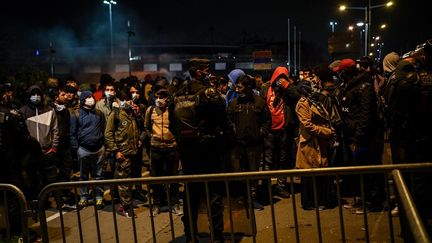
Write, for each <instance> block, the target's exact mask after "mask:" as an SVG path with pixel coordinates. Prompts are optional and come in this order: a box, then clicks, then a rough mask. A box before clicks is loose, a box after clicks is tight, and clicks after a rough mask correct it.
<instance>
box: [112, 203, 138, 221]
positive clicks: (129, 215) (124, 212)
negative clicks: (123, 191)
mask: <svg viewBox="0 0 432 243" xmlns="http://www.w3.org/2000/svg"><path fill="white" fill-rule="evenodd" d="M117 213H118V214H120V215H121V216H125V217H126V218H128V219H131V218H132V216H133V217H134V218H137V217H138V216H137V215H136V213H135V212H134V211H133V209H132V208H128V209H125V208H124V207H123V206H119V207H118V208H117Z"/></svg>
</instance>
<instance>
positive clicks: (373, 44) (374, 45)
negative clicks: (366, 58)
mask: <svg viewBox="0 0 432 243" xmlns="http://www.w3.org/2000/svg"><path fill="white" fill-rule="evenodd" d="M378 45H379V44H378ZM371 46H372V47H374V46H375V44H374V43H372V44H371Z"/></svg>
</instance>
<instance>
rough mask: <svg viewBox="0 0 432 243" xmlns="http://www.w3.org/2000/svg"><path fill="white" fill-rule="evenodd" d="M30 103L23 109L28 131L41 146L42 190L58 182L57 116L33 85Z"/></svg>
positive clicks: (30, 89) (37, 87) (38, 87)
mask: <svg viewBox="0 0 432 243" xmlns="http://www.w3.org/2000/svg"><path fill="white" fill-rule="evenodd" d="M27 92H28V94H29V97H28V103H27V104H26V105H24V106H23V107H21V109H20V112H21V113H22V115H23V117H24V119H25V122H26V125H27V129H28V131H29V133H30V136H32V137H33V138H34V139H36V140H37V141H38V143H39V145H40V148H41V151H42V154H43V156H42V158H41V164H40V167H39V168H38V169H39V170H40V171H39V172H38V173H39V174H40V184H39V187H40V189H42V188H43V187H44V186H45V185H48V184H50V183H54V182H56V180H57V174H58V173H57V166H56V164H57V163H56V160H57V156H56V153H57V147H58V144H59V131H58V125H57V116H56V113H55V111H54V109H53V108H52V107H49V106H47V105H45V104H44V102H43V100H44V93H43V92H42V89H41V87H40V86H38V85H32V86H30V88H29V89H28V90H27Z"/></svg>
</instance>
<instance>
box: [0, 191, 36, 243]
mask: <svg viewBox="0 0 432 243" xmlns="http://www.w3.org/2000/svg"><path fill="white" fill-rule="evenodd" d="M0 192H3V193H2V194H3V195H2V196H3V201H2V202H0V204H2V205H3V207H4V215H2V217H4V218H3V219H2V221H3V222H4V223H5V226H6V227H5V235H4V236H5V237H6V239H4V240H10V239H11V236H12V235H11V227H10V224H11V222H10V220H13V219H10V218H9V210H8V208H9V200H8V199H10V197H15V198H16V200H17V202H18V203H19V207H20V210H19V214H20V223H21V236H20V237H21V238H22V242H26V243H27V242H30V239H29V228H28V220H27V217H26V213H27V202H26V198H25V196H24V193H23V192H22V191H21V190H20V189H19V188H18V187H16V186H14V185H11V184H1V183H0Z"/></svg>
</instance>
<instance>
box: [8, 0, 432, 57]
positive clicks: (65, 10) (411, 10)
mask: <svg viewBox="0 0 432 243" xmlns="http://www.w3.org/2000/svg"><path fill="white" fill-rule="evenodd" d="M422 2H423V3H422ZM340 3H346V4H348V5H350V6H362V7H363V6H366V1H364V0H362V1H359V0H356V1H349V2H348V1H346V2H342V1H341V2H339V1H330V0H321V1H312V0H301V1H276V0H266V1H253V2H252V1H236V0H231V1H227V0H218V1H199V0H189V1H186V0H170V1H161V0H159V1H147V0H144V1H143V0H142V1H138V0H135V1H133V0H129V1H126V0H118V1H117V5H113V12H112V16H113V25H114V27H113V29H114V35H115V36H114V41H115V44H116V45H124V44H125V43H126V41H125V40H126V38H127V34H126V33H127V25H126V23H127V20H130V21H131V25H132V27H131V29H132V30H133V31H135V33H136V36H135V37H134V38H133V39H132V45H140V44H158V43H163V44H167V43H170V44H173V43H205V44H208V43H216V44H238V43H239V42H240V41H241V40H242V39H246V40H249V41H286V40H287V19H288V18H290V21H291V31H292V30H293V26H294V25H296V26H297V30H298V31H301V32H302V40H304V41H307V42H311V43H313V44H315V45H318V46H321V47H323V49H324V50H326V46H327V37H328V34H329V32H330V31H331V28H330V25H329V22H330V21H331V20H334V21H337V22H338V25H337V26H336V31H345V30H346V29H347V27H348V25H350V24H354V23H356V22H358V21H361V20H363V16H364V12H363V11H361V10H348V11H347V12H345V13H341V12H339V11H338V6H339V4H340ZM381 3H384V1H372V5H375V4H381ZM425 3H426V1H420V0H409V1H408V0H399V1H395V4H394V5H393V6H392V7H391V9H386V8H377V9H374V10H373V11H372V26H373V27H372V28H374V27H377V26H378V24H381V23H386V24H387V25H388V28H387V29H386V30H385V31H384V32H382V33H380V36H382V38H383V39H384V42H385V48H384V53H388V52H390V51H396V52H399V53H404V52H406V51H409V50H412V49H414V48H415V46H416V45H417V44H420V43H422V42H424V41H425V40H426V39H428V38H432V28H431V24H432V13H430V11H427V10H428V8H426V6H425ZM7 5H8V6H6V4H3V6H2V8H1V9H0V19H1V21H0V22H1V25H0V28H1V37H0V40H2V41H1V42H0V43H7V45H8V47H6V48H19V49H26V48H30V49H31V48H37V47H38V46H48V43H49V42H53V43H54V45H55V46H58V47H75V46H104V45H108V44H109V14H108V13H109V11H108V5H105V4H103V3H102V1H93V0H87V1H58V0H57V1H51V0H49V1H30V2H28V1H18V0H16V1H11V2H8V4H7ZM375 34H377V32H376V31H373V32H372V35H375ZM291 38H293V34H291ZM2 45H4V44H2ZM3 48H5V47H4V46H3Z"/></svg>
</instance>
